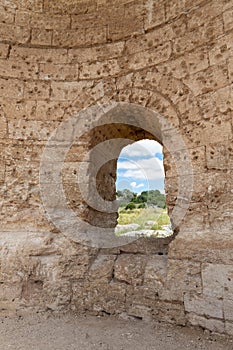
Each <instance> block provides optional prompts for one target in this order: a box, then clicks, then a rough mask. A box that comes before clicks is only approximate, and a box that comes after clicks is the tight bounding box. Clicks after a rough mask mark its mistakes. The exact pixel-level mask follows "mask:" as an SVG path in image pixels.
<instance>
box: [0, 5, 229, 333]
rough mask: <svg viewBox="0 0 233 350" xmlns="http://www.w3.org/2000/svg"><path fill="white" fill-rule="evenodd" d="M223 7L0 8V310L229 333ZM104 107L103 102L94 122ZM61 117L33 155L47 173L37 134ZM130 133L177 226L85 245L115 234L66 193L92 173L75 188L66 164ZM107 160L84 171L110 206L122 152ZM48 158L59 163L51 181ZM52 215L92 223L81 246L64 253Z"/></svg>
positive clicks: (66, 236)
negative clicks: (120, 318)
mask: <svg viewBox="0 0 233 350" xmlns="http://www.w3.org/2000/svg"><path fill="white" fill-rule="evenodd" d="M232 8H233V3H232V1H231V0H221V1H219V0H213V1H202V0H195V1H191V0H185V1H179V0H175V1H162V0H158V1H144V0H135V1H126V0H117V1H99V0H98V1H97V0H88V1H74V0H66V1H65V0H59V1H48V0H45V1H42V0H36V1H31V0H30V1H19V0H8V1H5V0H0V285H1V290H0V312H1V313H3V312H4V313H5V314H7V312H13V313H14V312H16V311H17V312H24V311H25V310H28V309H30V310H32V311H46V310H48V309H50V310H53V311H67V310H70V309H72V310H75V311H78V312H94V313H95V314H102V313H108V314H122V313H123V314H124V313H127V314H129V315H132V316H135V317H141V318H143V319H147V320H150V319H151V318H155V319H157V320H159V321H166V322H173V323H177V324H182V325H185V324H186V323H187V322H188V323H191V324H193V325H199V326H201V327H203V328H207V329H209V330H211V331H214V332H220V333H224V332H226V333H228V334H233V325H232V321H233V318H232V312H233V306H232V300H233V297H232V295H233V293H232V292H233V284H232V281H233V268H232V262H233V241H232V230H233V214H232V213H233V205H232V203H233V182H232V178H233V171H232V167H233V148H232V139H233V133H232V130H233V128H232V125H233V117H232V111H233V102H232V101H233V98H232V97H233V94H232V92H233V88H232V83H233V59H232V57H233V44H232V43H233V35H232V28H233V20H232ZM122 102H124V104H122ZM109 103H113V104H114V105H115V106H116V103H118V104H117V106H116V107H115V108H114V110H111V111H110V112H109V113H108V114H106V115H105V116H104V117H102V116H101V115H100V114H101V113H102V111H106V110H107V108H108V107H107V105H109ZM119 103H120V104H119ZM102 104H104V107H103V108H102V110H101V109H99V111H100V113H99V112H98V113H97V112H96V111H97V109H95V111H94V112H90V113H89V114H88V116H87V115H86V114H85V113H84V112H82V113H84V114H81V113H80V111H81V110H84V111H85V112H86V111H88V109H87V108H88V107H90V106H96V105H97V106H100V105H102ZM74 115H75V116H76V117H75V121H74V123H67V124H65V126H64V127H63V128H62V130H61V132H60V133H59V134H58V135H57V136H56V137H55V139H54V141H52V145H51V144H50V146H49V147H48V153H49V155H48V158H47V159H49V161H50V162H51V163H53V164H52V165H51V167H49V164H46V165H45V164H43V167H41V159H42V156H43V152H44V150H45V147H46V145H47V142H48V140H50V142H51V135H53V132H54V131H55V130H56V129H57V128H58V127H59V125H61V124H60V123H61V122H63V121H66V120H67V121H68V120H70V118H72V116H74ZM161 117H163V120H162V119H161ZM100 121H101V122H102V123H103V124H104V125H102V126H99V127H98V128H94V126H95V125H96V124H95V123H97V122H100ZM119 121H120V122H121V123H120V122H119ZM135 121H138V124H139V125H138V127H137V128H136V127H135V126H133V124H134V123H135ZM79 123H80V125H81V124H82V126H83V128H84V129H85V132H84V131H82V130H81V127H79ZM122 123H123V124H122ZM88 128H89V129H88ZM90 129H92V130H90ZM75 131H82V136H81V138H79V139H78V138H75V135H74V132H75ZM69 132H70V139H69V140H67V135H68V133H69ZM145 138H148V139H153V140H158V141H160V142H161V143H162V144H163V146H164V148H165V149H164V155H165V160H164V165H165V173H166V196H167V197H166V198H167V206H168V210H169V213H170V214H171V217H172V219H173V222H174V223H176V222H177V218H179V215H180V216H181V217H182V221H180V222H179V224H178V226H177V227H176V231H175V234H176V238H175V239H174V237H175V235H174V236H171V237H169V238H164V239H155V238H153V239H152V238H151V239H146V238H141V239H138V240H136V241H134V242H132V243H129V244H126V245H123V246H117V244H116V246H114V247H110V248H106V247H102V246H101V247H100V246H98V247H95V246H94V247H89V246H88V245H87V241H86V236H85V234H86V235H87V237H89V235H91V234H92V235H94V234H95V232H96V226H98V227H99V228H100V231H101V230H102V229H104V228H105V227H106V226H107V225H109V226H111V227H112V228H113V229H114V226H115V225H116V220H117V215H116V213H115V212H113V213H105V212H101V211H98V210H97V209H96V208H91V207H90V206H89V204H88V203H86V202H85V199H84V198H83V196H82V194H81V188H80V186H83V188H82V189H84V188H85V189H87V191H89V192H87V193H88V194H90V191H91V189H93V187H91V183H92V184H93V178H92V175H93V174H92V170H91V169H92V168H93V167H91V166H90V167H88V170H87V171H86V172H84V173H83V174H82V178H81V181H80V184H79V186H78V184H77V181H78V173H79V165H80V163H81V162H82V161H83V159H84V158H85V156H87V154H88V152H89V150H90V149H91V148H92V147H94V146H97V145H99V144H101V143H102V142H104V141H108V140H111V139H118V140H119V139H124V140H126V139H127V140H128V141H129V142H130V140H131V141H133V142H134V141H138V140H141V139H145ZM58 141H59V142H58ZM64 141H65V142H66V144H65V146H66V150H67V153H66V152H65V151H64V149H63V146H64ZM70 141H72V142H73V144H71V142H70ZM122 144H123V143H122ZM113 148H114V150H113ZM186 150H188V154H189V156H190V166H187V163H186V160H187V153H186V152H185V151H186ZM105 151H106V152H107V151H108V149H107V147H106V148H104V152H105ZM111 151H112V153H111V152H110V153H111V155H114V157H112V158H111V159H113V161H111V162H108V163H107V164H105V165H104V166H103V167H102V168H101V170H100V171H99V173H98V176H97V190H98V192H99V194H100V195H101V196H102V198H103V199H105V200H106V199H107V200H114V199H115V181H116V158H117V157H118V155H119V152H120V151H121V147H119V149H117V151H118V154H117V153H116V152H115V153H114V152H113V151H116V150H115V147H112V149H111ZM65 153H66V154H65ZM113 153H114V154H113ZM104 154H105V153H104ZM61 155H63V156H64V158H63V159H62V158H59V157H60V156H61ZM87 158H88V157H87ZM56 159H62V162H64V166H63V167H61V168H62V171H61V174H60V173H59V174H56V176H55V175H54V174H55V172H56V170H57V169H58V166H57V164H56ZM94 160H95V161H96V159H94ZM86 161H88V162H89V163H90V165H93V164H96V162H94V161H93V159H92V158H90V157H89V158H88V160H86ZM89 163H88V164H89ZM192 176H193V178H192ZM42 179H43V181H44V182H42ZM94 180H95V178H94ZM178 180H180V189H182V190H184V189H186V192H188V193H190V192H192V193H191V196H190V202H188V201H187V199H188V196H185V195H183V194H182V195H181V193H179V190H178V183H179V181H178ZM61 183H62V185H63V186H62V190H63V194H64V195H65V198H66V199H65V201H64V200H63V199H62V197H61V192H60V190H61V188H60V187H59V184H61ZM42 185H44V190H45V193H47V194H52V196H50V197H49V199H48V202H47V204H49V207H50V208H45V207H44V202H43V198H44V197H42V192H41V188H42V187H41V186H42ZM85 186H86V187H85ZM55 202H56V208H54V203H55ZM64 202H65V203H64ZM94 204H96V205H97V204H98V203H94ZM67 206H68V208H70V209H72V210H73V211H72V212H71V213H72V215H74V216H72V220H73V219H74V217H75V218H77V216H79V217H80V218H81V219H82V220H84V221H87V222H89V223H91V224H93V227H92V229H91V230H90V231H91V232H89V229H88V232H87V231H84V232H82V234H83V236H82V237H85V241H83V240H81V241H77V239H76V241H75V242H74V236H72V235H71V234H70V231H72V229H71V228H73V227H75V229H76V231H77V232H76V233H75V234H76V235H77V237H78V234H79V233H80V232H81V228H80V227H81V226H78V228H77V226H75V225H74V226H73V224H74V222H73V221H72V224H71V225H68V227H67V226H66V229H59V228H58V225H57V223H58V222H59V223H60V224H61V223H62V224H64V223H67V222H66V220H67V217H66V216H64V214H65V213H67V211H65V209H67ZM94 206H95V205H94ZM51 208H53V209H54V211H53V213H56V220H58V221H56V220H55V221H56V223H55V222H53V221H52V220H51V215H50V216H49V213H48V212H50V209H51ZM174 208H176V210H174V211H173V209H174ZM174 213H176V214H174ZM50 214H51V212H50ZM174 215H175V216H176V217H174ZM74 220H75V219H74ZM83 226H84V225H83ZM83 226H82V230H84V229H83ZM59 227H60V226H59ZM79 231H80V232H79ZM92 231H93V232H92ZM75 237H76V236H75ZM104 240H105V237H104ZM224 325H225V328H224Z"/></svg>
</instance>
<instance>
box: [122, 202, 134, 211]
mask: <svg viewBox="0 0 233 350" xmlns="http://www.w3.org/2000/svg"><path fill="white" fill-rule="evenodd" d="M135 208H136V205H135V204H134V203H129V204H127V205H126V207H125V209H126V210H128V209H129V210H133V209H135Z"/></svg>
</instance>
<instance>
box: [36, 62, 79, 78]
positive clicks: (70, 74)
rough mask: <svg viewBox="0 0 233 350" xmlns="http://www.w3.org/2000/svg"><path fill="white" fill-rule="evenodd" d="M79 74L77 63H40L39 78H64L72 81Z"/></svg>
mask: <svg viewBox="0 0 233 350" xmlns="http://www.w3.org/2000/svg"><path fill="white" fill-rule="evenodd" d="M78 76H79V66H78V65H77V64H72V65H64V64H52V63H46V64H45V63H42V64H40V74H39V78H40V79H42V80H65V81H69V80H70V81H74V80H77V79H78Z"/></svg>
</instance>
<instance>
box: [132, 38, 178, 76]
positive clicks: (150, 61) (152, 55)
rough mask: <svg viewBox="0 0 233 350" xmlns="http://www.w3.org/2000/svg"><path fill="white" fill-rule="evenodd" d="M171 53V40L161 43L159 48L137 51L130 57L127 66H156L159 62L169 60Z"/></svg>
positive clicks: (139, 67)
mask: <svg viewBox="0 0 233 350" xmlns="http://www.w3.org/2000/svg"><path fill="white" fill-rule="evenodd" d="M170 55H171V44H170V42H167V43H164V44H161V45H160V47H159V49H157V48H156V49H154V50H147V51H142V52H138V53H135V54H134V55H130V56H129V57H128V62H127V68H128V69H129V70H134V69H135V68H136V67H137V69H142V68H146V67H150V66H155V65H156V64H158V63H161V62H164V61H167V60H168V59H169V57H170Z"/></svg>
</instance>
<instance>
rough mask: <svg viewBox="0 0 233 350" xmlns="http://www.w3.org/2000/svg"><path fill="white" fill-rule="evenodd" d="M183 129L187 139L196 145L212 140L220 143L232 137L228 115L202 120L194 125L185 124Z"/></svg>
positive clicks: (206, 143) (208, 142) (205, 143)
mask: <svg viewBox="0 0 233 350" xmlns="http://www.w3.org/2000/svg"><path fill="white" fill-rule="evenodd" d="M183 129H184V134H185V136H186V138H187V140H188V141H189V142H190V143H192V144H193V145H194V144H195V145H197V146H202V145H208V144H210V143H212V142H213V140H214V142H216V143H220V142H223V141H227V140H231V139H232V130H231V122H230V121H229V119H228V117H225V118H223V117H221V118H220V117H218V118H216V119H215V120H210V121H209V120H202V121H199V122H198V123H197V124H196V126H195V127H193V126H192V125H185V126H184V128H183Z"/></svg>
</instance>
